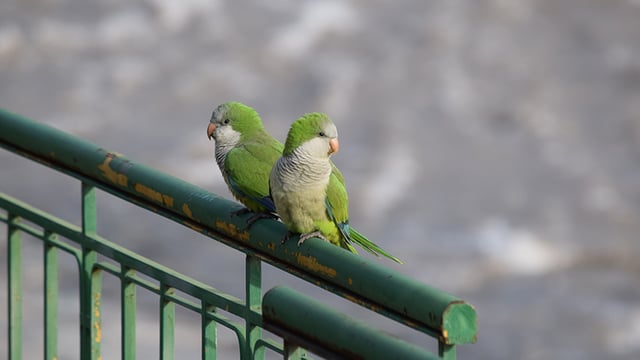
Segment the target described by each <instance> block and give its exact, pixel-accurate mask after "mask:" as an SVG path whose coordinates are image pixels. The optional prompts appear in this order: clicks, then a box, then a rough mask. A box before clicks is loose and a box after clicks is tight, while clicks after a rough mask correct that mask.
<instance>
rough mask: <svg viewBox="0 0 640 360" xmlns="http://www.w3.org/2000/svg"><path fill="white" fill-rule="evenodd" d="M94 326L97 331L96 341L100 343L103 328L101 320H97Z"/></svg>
mask: <svg viewBox="0 0 640 360" xmlns="http://www.w3.org/2000/svg"><path fill="white" fill-rule="evenodd" d="M93 327H94V329H95V331H96V343H98V344H99V343H100V341H102V328H101V327H100V322H99V321H96V322H94V323H93Z"/></svg>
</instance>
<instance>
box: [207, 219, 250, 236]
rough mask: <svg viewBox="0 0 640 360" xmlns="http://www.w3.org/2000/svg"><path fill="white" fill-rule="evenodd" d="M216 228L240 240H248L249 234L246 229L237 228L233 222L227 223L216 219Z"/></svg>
mask: <svg viewBox="0 0 640 360" xmlns="http://www.w3.org/2000/svg"><path fill="white" fill-rule="evenodd" d="M216 228H218V229H220V230H222V231H224V232H225V233H226V234H228V235H230V236H231V237H233V238H236V239H239V240H242V241H249V237H250V236H251V234H249V232H248V231H246V230H245V231H240V230H238V228H237V227H236V225H235V224H229V223H226V222H224V221H220V220H216Z"/></svg>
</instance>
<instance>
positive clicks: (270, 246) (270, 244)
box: [267, 242, 276, 251]
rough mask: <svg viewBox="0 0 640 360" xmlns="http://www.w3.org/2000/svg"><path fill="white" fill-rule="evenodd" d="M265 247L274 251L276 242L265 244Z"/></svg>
mask: <svg viewBox="0 0 640 360" xmlns="http://www.w3.org/2000/svg"><path fill="white" fill-rule="evenodd" d="M267 248H268V249H269V250H271V251H275V250H276V244H275V243H272V242H271V243H268V244H267Z"/></svg>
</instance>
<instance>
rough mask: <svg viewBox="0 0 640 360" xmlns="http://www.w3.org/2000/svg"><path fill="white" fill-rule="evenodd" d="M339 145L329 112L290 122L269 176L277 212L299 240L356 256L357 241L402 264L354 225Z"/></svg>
mask: <svg viewBox="0 0 640 360" xmlns="http://www.w3.org/2000/svg"><path fill="white" fill-rule="evenodd" d="M338 145H339V144H338V130H337V129H336V126H335V125H334V124H333V122H332V121H331V119H329V117H328V116H327V115H325V114H320V113H311V114H306V115H304V116H302V117H301V118H300V119H298V120H296V121H295V122H294V123H293V124H292V125H291V128H290V129H289V133H288V135H287V140H286V143H285V146H284V150H283V153H282V157H280V158H279V159H278V161H276V163H275V165H274V166H273V169H272V170H271V174H270V189H271V197H272V198H273V202H274V204H275V206H276V210H277V213H278V215H279V216H280V218H281V219H282V221H283V222H284V223H285V225H287V227H288V228H289V232H290V233H299V234H301V235H300V241H299V243H301V242H303V241H305V240H306V239H308V238H310V237H314V236H315V237H319V238H322V239H324V240H326V241H328V242H330V243H332V244H335V245H338V246H341V247H343V248H345V249H347V250H349V251H351V252H353V253H356V254H357V251H356V250H355V248H354V247H353V246H352V243H356V244H358V245H360V246H361V247H362V248H363V249H365V250H367V251H369V252H371V253H372V254H375V255H378V254H380V255H383V256H386V257H388V258H390V259H392V260H394V261H396V262H398V263H402V262H401V261H400V260H398V259H397V258H396V257H394V256H392V255H390V254H388V253H387V252H386V251H384V250H382V249H381V248H380V247H378V246H377V245H376V244H374V243H373V242H371V241H370V240H368V239H367V238H366V237H364V236H363V235H362V234H360V233H358V232H357V231H356V230H355V229H353V228H351V227H350V226H349V200H348V197H347V190H346V188H345V184H344V177H343V176H342V173H340V170H338V168H337V167H336V166H335V165H334V164H333V162H332V161H331V160H330V156H331V154H334V153H337V152H338ZM290 233H289V234H288V235H290Z"/></svg>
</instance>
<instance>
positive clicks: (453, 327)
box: [0, 109, 477, 359]
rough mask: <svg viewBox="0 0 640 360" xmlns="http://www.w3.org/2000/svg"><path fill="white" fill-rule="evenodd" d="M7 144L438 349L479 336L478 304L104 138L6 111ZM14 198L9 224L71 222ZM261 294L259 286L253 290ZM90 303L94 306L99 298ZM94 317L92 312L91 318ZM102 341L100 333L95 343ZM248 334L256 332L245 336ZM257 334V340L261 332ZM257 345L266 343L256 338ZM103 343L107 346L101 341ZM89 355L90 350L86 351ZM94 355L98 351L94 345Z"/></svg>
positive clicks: (233, 308)
mask: <svg viewBox="0 0 640 360" xmlns="http://www.w3.org/2000/svg"><path fill="white" fill-rule="evenodd" d="M0 146H2V147H3V148H5V149H7V150H9V151H13V152H15V153H16V154H19V155H21V156H24V157H26V158H29V159H33V160H35V161H37V162H39V163H41V164H43V165H45V166H49V167H51V168H53V169H56V170H59V171H61V172H63V173H65V174H67V175H69V176H72V177H76V178H78V179H80V180H81V181H82V182H83V184H86V185H87V186H88V187H94V188H98V189H101V190H104V191H105V192H107V193H109V194H111V195H114V196H117V197H119V198H121V199H123V200H125V201H128V202H131V203H134V204H136V205H138V206H140V207H142V208H144V209H147V210H150V211H153V212H156V213H157V214H159V215H161V216H164V217H166V218H168V219H171V220H172V221H175V222H177V223H178V224H181V225H184V226H187V227H189V228H190V229H192V230H194V231H197V232H200V233H202V234H204V235H206V236H208V237H210V238H211V239H212V240H215V241H219V242H222V243H224V244H226V245H228V246H230V247H232V248H234V249H237V250H239V251H242V252H244V253H246V254H248V256H247V258H255V259H259V260H260V261H263V262H267V263H269V264H271V265H273V266H274V267H276V268H279V269H282V270H284V271H287V272H290V273H292V274H294V275H295V276H297V277H299V278H301V279H304V280H306V281H308V282H310V283H312V284H316V285H317V286H319V287H321V288H324V289H327V290H329V291H331V292H333V293H335V294H337V295H338V296H341V297H343V298H346V299H348V300H350V301H352V302H354V303H356V304H360V305H362V306H364V307H366V308H368V309H372V310H373V311H376V312H378V313H380V314H382V315H383V316H386V317H388V318H391V319H393V320H396V321H398V322H400V323H401V324H406V325H407V326H410V327H412V328H414V329H416V330H418V331H421V332H423V333H426V334H428V335H430V336H432V337H434V338H436V339H438V340H439V345H440V346H439V349H441V353H442V354H445V355H446V356H445V358H447V359H449V358H453V357H455V346H457V345H460V344H466V343H472V342H475V341H476V339H477V314H476V312H475V309H473V307H472V306H471V305H469V304H467V303H465V302H463V301H462V300H460V299H459V298H457V297H455V296H453V295H450V294H447V293H445V292H443V291H441V290H438V289H435V288H432V287H430V286H428V285H426V284H423V283H421V282H419V281H417V280H415V279H412V278H410V277H408V276H407V275H404V274H401V273H399V272H396V271H394V270H392V269H389V268H386V267H384V266H382V265H380V264H379V263H378V262H375V261H371V260H368V259H367V258H364V257H360V256H356V255H354V254H351V253H350V252H348V251H345V250H343V249H341V248H339V247H336V246H334V245H331V244H328V243H326V242H325V241H322V240H320V239H316V238H311V239H308V240H306V241H305V242H304V243H303V244H302V245H300V246H298V245H297V242H296V241H295V240H292V241H288V242H286V243H282V242H281V239H282V238H283V235H284V234H285V232H286V227H285V226H284V225H283V224H282V223H280V222H278V221H274V220H261V221H259V222H257V223H256V224H254V225H253V226H252V227H251V228H250V229H249V230H245V228H246V220H247V218H248V217H249V216H250V215H243V216H233V215H232V213H234V212H236V211H237V210H239V209H241V208H242V207H241V206H240V205H239V204H237V203H234V202H231V201H229V200H226V199H224V198H222V197H220V196H218V195H215V194H212V193H210V192H208V191H207V190H204V189H201V188H199V187H197V186H194V185H192V184H189V183H187V182H185V181H183V180H180V179H177V178H175V177H172V176H170V175H168V174H165V173H162V172H159V171H157V170H155V169H153V168H151V167H148V166H146V165H144V164H140V163H135V162H133V161H130V160H128V159H127V158H125V157H124V156H121V155H119V154H116V153H114V152H110V151H107V150H104V149H103V148H101V147H99V146H97V145H96V144H93V143H91V142H88V141H86V140H83V139H80V138H77V137H75V136H73V135H70V134H67V133H64V132H62V131H59V130H56V129H54V128H51V127H49V126H47V125H43V124H39V123H37V122H34V121H32V120H29V119H25V118H22V117H20V116H18V115H15V114H11V113H9V112H7V111H4V110H1V109H0ZM83 186H84V185H83ZM15 204H20V202H19V200H17V199H13V198H10V197H8V196H6V195H5V194H2V193H0V208H5V209H11V210H7V212H8V214H9V215H7V216H5V218H4V219H3V216H2V214H0V221H3V220H4V221H5V222H6V218H11V217H12V216H16V215H15V214H18V215H20V216H22V214H24V215H29V216H31V218H29V219H28V220H29V221H32V222H33V223H38V222H37V221H36V220H37V219H38V216H39V217H41V218H42V219H45V220H43V221H45V223H46V224H48V226H54V228H55V227H56V226H61V225H59V223H63V221H62V220H59V219H54V218H52V217H48V214H43V213H41V212H37V211H36V212H35V214H36V215H37V216H36V215H34V213H32V212H29V211H30V210H25V209H31V208H30V207H29V206H28V205H24V204H23V205H20V206H18V205H15ZM34 211H35V210H34ZM12 214H13V215H12ZM94 215H95V213H94ZM34 216H35V217H34ZM52 219H53V220H52ZM52 224H53V225H52ZM65 224H66V223H65ZM56 229H63V230H64V233H65V234H67V235H65V236H71V238H72V239H71V240H73V241H78V242H79V243H81V244H83V246H98V247H103V248H102V249H108V251H106V250H105V251H106V252H105V253H100V254H102V255H103V256H109V254H118V259H127V260H126V264H127V266H134V265H133V264H138V265H135V266H139V268H138V271H151V272H150V273H146V275H147V276H151V277H153V275H158V276H159V281H164V280H167V279H171V280H170V281H171V282H172V283H171V284H170V285H171V286H174V285H176V284H183V285H181V286H183V287H182V288H181V289H180V290H182V291H195V292H194V293H193V294H192V293H191V292H189V294H190V295H192V296H194V297H198V296H203V297H206V301H205V302H206V303H207V304H209V305H214V306H215V307H217V308H218V309H227V310H229V312H232V313H233V314H236V315H238V316H241V317H245V316H246V317H250V318H251V319H250V320H251V323H252V324H260V314H259V312H256V311H258V310H259V306H256V307H250V309H247V308H246V307H245V306H244V305H243V304H242V303H241V302H236V301H235V300H229V299H230V298H229V295H226V294H224V295H222V297H221V298H219V297H213V298H210V297H209V296H211V295H210V292H211V291H214V290H215V289H212V288H211V287H207V286H206V285H201V286H200V285H199V286H195V287H194V286H193V285H192V283H191V282H190V281H187V282H180V281H183V280H178V279H183V278H181V277H176V276H177V275H176V274H175V273H174V272H171V271H169V270H167V269H163V270H162V271H160V270H154V269H156V268H153V267H149V266H150V265H148V264H147V263H146V261H147V260H144V261H143V263H144V265H140V263H138V262H136V261H142V260H139V258H137V257H130V256H134V255H135V254H134V255H130V254H129V253H128V252H126V251H125V250H123V249H119V248H116V247H114V248H111V247H104V246H106V245H104V244H105V243H104V242H103V241H102V240H101V241H97V240H96V239H98V238H96V237H95V236H96V234H95V228H94V227H90V229H89V230H91V229H93V230H91V231H88V232H86V233H82V234H81V235H80V236H79V237H77V238H76V237H75V235H69V234H74V231H76V230H68V229H67V228H66V227H64V226H62V227H61V228H56ZM45 230H51V229H45ZM51 231H54V230H51ZM89 240H90V241H89ZM60 246H61V247H64V246H66V245H60ZM109 246H111V245H109ZM89 250H91V251H89ZM89 250H87V251H89V252H94V253H95V252H96V251H97V249H93V248H91V249H89ZM83 251H84V248H83V250H82V251H79V252H78V255H77V256H79V257H84V256H85V253H84V252H83ZM213 255H215V254H213ZM132 259H136V260H135V261H134V260H132ZM255 259H254V260H253V261H255ZM83 261H84V260H83ZM83 264H84V263H83ZM158 266H159V265H158ZM91 269H92V268H91V266H90V264H89V265H87V264H84V265H83V269H82V271H83V275H82V278H83V279H85V278H86V279H85V280H86V284H85V285H83V286H85V287H86V286H89V287H90V288H88V290H87V289H85V290H86V291H93V290H94V289H97V288H96V287H95V286H99V283H100V281H99V278H98V279H96V282H93V281H89V280H91V279H90V277H91V276H92V273H91ZM83 281H84V280H83ZM185 281H186V280H185ZM173 282H175V283H173ZM83 284H84V283H83ZM96 284H98V285H96ZM254 290H255V289H254ZM96 291H99V290H96ZM253 293H258V292H257V291H253ZM220 299H222V300H220ZM171 301H174V300H171ZM85 302H86V301H83V302H81V303H82V304H84V303H85ZM87 308H89V309H90V308H91V306H90V305H89V306H88V307H87ZM94 315H95V314H94V313H90V316H91V317H94ZM214 315H215V316H214V317H215V319H214V318H208V319H207V320H206V321H203V322H207V321H210V320H212V319H214V320H216V321H218V320H220V323H221V324H224V323H225V321H226V320H224V319H223V318H219V317H218V315H217V314H214ZM207 316H209V315H207ZM92 320H93V319H92ZM81 328H82V331H83V332H88V331H87V330H89V329H90V332H92V333H93V332H94V331H96V330H98V329H95V328H94V327H93V321H86V320H82V326H81ZM234 331H237V332H238V333H239V334H241V336H243V337H244V336H246V334H245V332H244V330H242V331H240V330H237V329H236V330H234ZM249 333H250V334H257V333H259V332H253V331H251V332H249ZM94 335H95V334H94ZM93 339H94V338H93V337H92V338H91V341H93ZM245 340H247V339H244V340H242V341H245ZM251 341H255V338H254V339H252V340H251ZM81 343H82V344H84V343H85V341H84V340H81ZM252 344H254V345H255V344H257V343H256V342H252ZM83 346H84V345H83ZM250 348H251V350H250V351H254V350H255V348H254V347H250ZM243 349H245V350H242V352H243V353H242V354H243V355H242V356H246V357H250V356H251V355H253V354H249V353H245V352H246V351H249V350H246V349H248V348H245V347H244V345H243ZM90 350H92V349H90ZM97 351H98V352H99V349H98V350H97ZM83 354H86V353H85V352H83ZM86 356H91V355H90V353H89V354H88V355H86ZM443 356H444V355H443ZM88 358H89V357H88Z"/></svg>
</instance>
